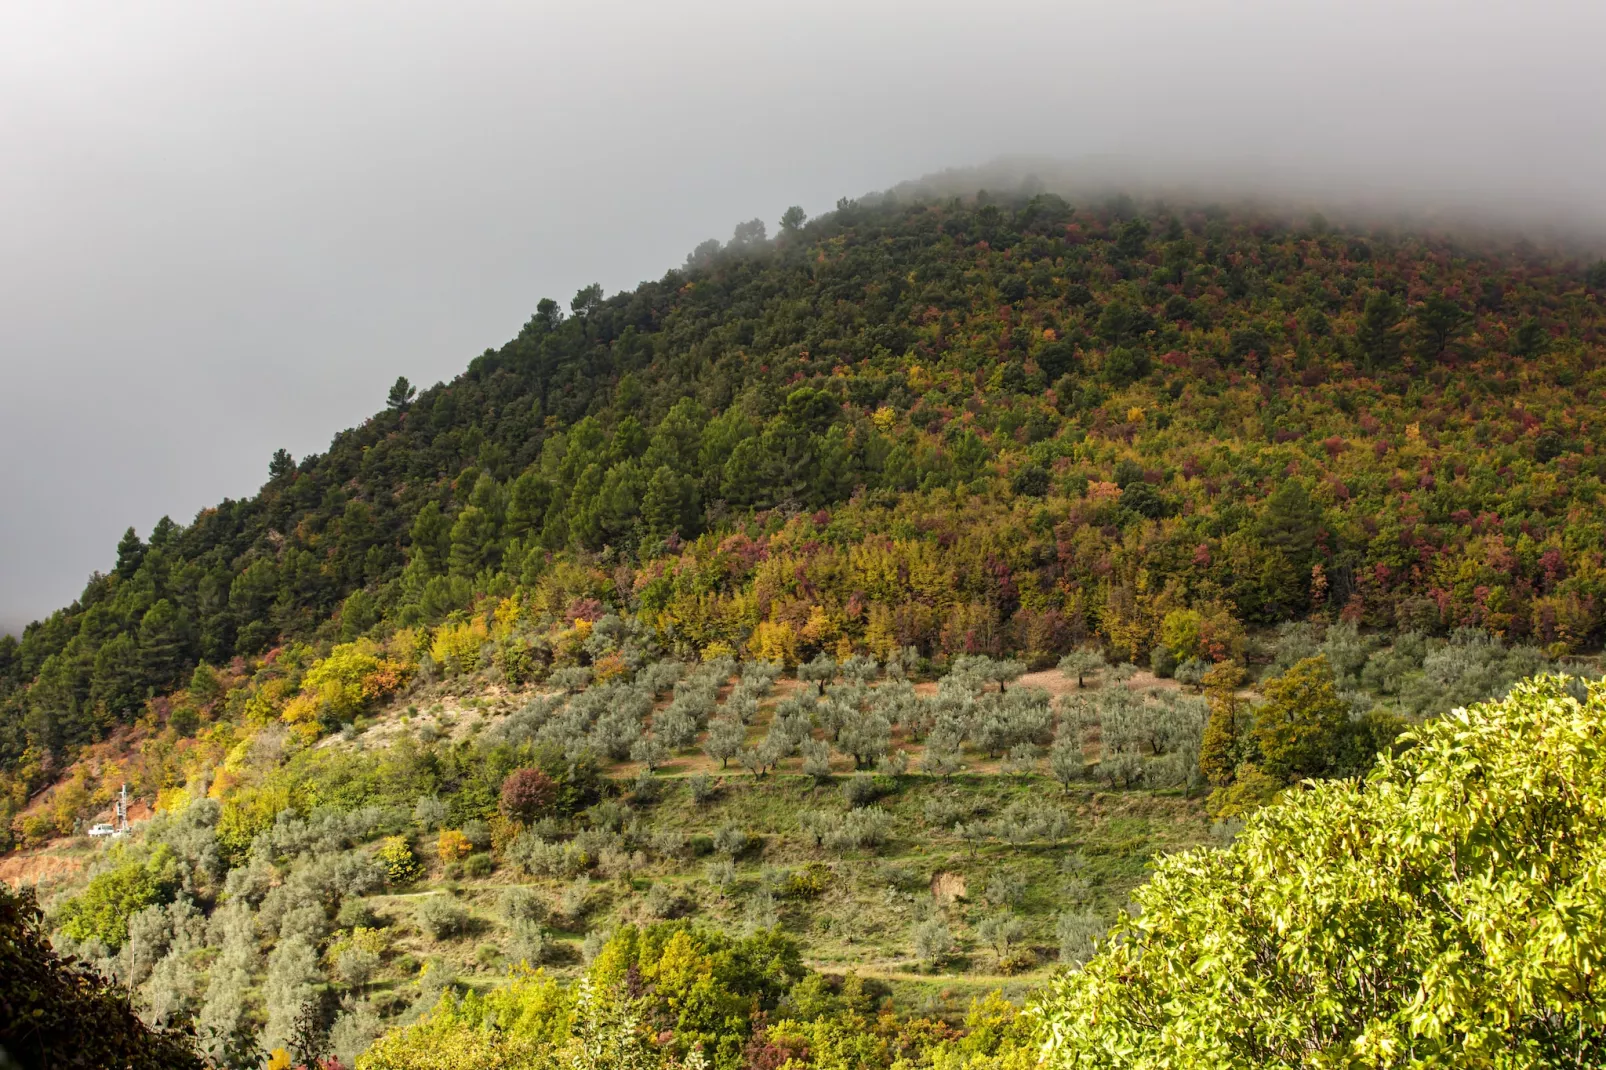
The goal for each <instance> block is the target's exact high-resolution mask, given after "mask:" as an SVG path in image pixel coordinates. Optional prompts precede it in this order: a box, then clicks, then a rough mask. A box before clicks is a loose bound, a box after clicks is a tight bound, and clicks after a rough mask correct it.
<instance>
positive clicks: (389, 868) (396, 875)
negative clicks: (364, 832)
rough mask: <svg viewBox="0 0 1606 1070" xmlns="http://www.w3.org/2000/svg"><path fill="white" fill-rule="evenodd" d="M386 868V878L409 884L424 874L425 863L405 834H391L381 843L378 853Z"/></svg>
mask: <svg viewBox="0 0 1606 1070" xmlns="http://www.w3.org/2000/svg"><path fill="white" fill-rule="evenodd" d="M377 857H378V859H379V864H380V865H381V866H383V867H384V869H385V879H386V880H388V881H389V882H390V883H391V884H409V883H411V882H413V881H415V880H417V879H418V878H419V877H422V876H423V875H424V867H423V864H422V863H420V862H419V861H418V858H417V856H416V855H414V854H413V847H412V844H410V843H408V842H407V837H405V836H389V837H386V839H385V840H384V841H383V842H382V843H380V845H379V852H378V855H377Z"/></svg>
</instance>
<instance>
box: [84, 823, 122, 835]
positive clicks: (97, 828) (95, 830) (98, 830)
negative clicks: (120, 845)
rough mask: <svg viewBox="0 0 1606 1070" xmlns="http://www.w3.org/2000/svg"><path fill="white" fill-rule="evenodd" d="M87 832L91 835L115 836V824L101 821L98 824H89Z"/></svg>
mask: <svg viewBox="0 0 1606 1070" xmlns="http://www.w3.org/2000/svg"><path fill="white" fill-rule="evenodd" d="M89 834H90V835H91V836H115V835H117V829H116V827H115V826H112V825H108V824H106V823H105V822H101V823H100V824H98V825H90V826H89Z"/></svg>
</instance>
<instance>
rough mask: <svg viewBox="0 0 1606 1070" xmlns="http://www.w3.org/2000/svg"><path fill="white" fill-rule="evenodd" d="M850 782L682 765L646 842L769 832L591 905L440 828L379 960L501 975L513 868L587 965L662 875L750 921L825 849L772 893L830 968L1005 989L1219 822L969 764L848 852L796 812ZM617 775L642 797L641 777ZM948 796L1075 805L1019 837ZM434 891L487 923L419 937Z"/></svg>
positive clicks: (635, 816) (949, 999)
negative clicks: (469, 861) (1004, 895)
mask: <svg viewBox="0 0 1606 1070" xmlns="http://www.w3.org/2000/svg"><path fill="white" fill-rule="evenodd" d="M839 783H840V780H839V781H838V782H837V783H834V784H823V785H822V784H819V783H817V782H815V781H814V780H813V779H811V778H808V777H802V776H796V775H785V774H779V775H771V776H767V777H761V778H756V779H755V778H753V777H750V776H747V775H743V774H738V775H732V776H728V777H726V778H724V780H723V782H722V784H721V787H720V790H719V791H718V792H717V793H716V794H715V796H714V797H713V798H712V799H710V800H709V801H707V802H706V803H704V804H702V805H699V804H697V803H695V802H694V801H693V800H692V795H691V790H690V788H689V786H688V785H687V784H686V783H685V782H684V780H680V779H676V778H665V779H664V780H663V781H662V783H661V790H660V794H659V796H658V798H657V799H656V800H655V801H653V802H651V803H648V804H638V803H631V804H630V810H631V813H630V816H629V818H628V819H627V824H628V827H629V828H630V836H629V839H630V841H631V842H632V843H633V844H634V845H647V844H650V843H651V842H652V838H653V835H654V834H655V833H662V832H666V831H668V832H676V833H680V834H682V835H684V836H686V837H687V838H688V839H690V838H691V837H694V836H707V837H709V838H712V837H713V836H714V834H715V832H716V831H717V830H718V829H719V828H721V827H722V826H725V825H735V826H737V827H740V828H742V829H745V830H746V831H748V832H749V833H752V834H754V835H755V836H756V837H757V838H758V839H757V842H756V843H755V845H754V846H753V847H752V848H751V849H750V850H748V851H746V852H744V853H743V854H741V855H740V856H739V857H737V858H736V859H735V860H734V862H735V866H736V873H737V877H736V880H735V882H734V883H733V884H732V885H731V886H730V887H728V888H727V889H725V890H724V891H723V892H721V891H720V890H718V889H716V888H715V887H714V886H713V885H712V884H711V883H710V882H709V880H708V877H707V872H706V871H707V866H708V863H709V862H711V861H714V860H716V859H719V858H722V857H724V856H722V855H720V854H718V853H717V852H716V853H710V854H705V855H700V856H698V855H690V854H688V855H686V856H682V857H676V858H665V857H662V856H660V855H658V854H656V853H654V852H652V851H651V850H650V849H647V860H646V863H645V864H644V865H642V866H641V867H640V868H637V869H635V870H633V871H632V872H631V873H630V874H629V876H628V877H614V878H612V879H602V878H593V880H592V882H591V893H590V897H589V904H588V908H587V910H586V911H585V913H584V915H583V917H582V918H579V919H568V918H562V917H558V916H556V911H557V903H558V901H559V898H560V896H561V895H562V893H563V890H564V888H565V887H566V886H567V885H568V884H569V883H570V882H569V881H565V880H559V879H551V878H533V877H527V876H524V875H522V874H520V873H518V872H517V871H516V870H515V868H514V867H513V866H511V865H508V864H502V865H499V866H498V867H497V869H496V870H495V871H494V872H492V873H491V874H490V875H489V876H486V877H484V878H480V879H463V878H458V879H455V880H451V881H447V880H445V879H444V877H443V875H442V867H441V866H440V865H439V864H438V863H437V862H436V861H435V860H434V859H433V858H432V857H431V854H432V846H433V845H432V842H429V841H425V842H423V843H421V845H420V846H421V847H422V848H423V849H424V850H423V853H424V854H425V856H426V857H427V858H429V860H430V862H431V867H430V875H429V876H428V877H427V878H426V879H425V880H424V881H422V882H420V883H419V884H418V885H417V886H416V887H415V888H413V889H409V890H408V891H406V892H404V893H401V894H396V893H392V894H388V895H382V896H376V897H374V898H373V899H372V900H371V904H372V905H373V906H374V908H375V909H376V911H377V912H378V913H379V914H380V915H381V916H382V917H384V918H385V919H386V920H387V921H388V922H389V923H390V925H391V926H392V931H393V934H394V950H393V952H392V955H391V956H390V959H389V961H390V963H391V967H390V969H389V970H388V971H387V973H386V974H385V975H383V976H384V978H385V979H386V980H390V981H394V982H400V981H403V980H405V976H404V975H405V974H406V973H407V969H408V968H416V966H415V964H416V963H419V962H423V961H425V960H436V961H438V962H440V963H444V964H445V965H446V966H447V967H448V968H450V969H451V970H452V971H453V972H454V973H456V974H457V976H458V977H459V978H460V979H462V980H464V981H466V982H469V983H471V984H475V985H490V984H495V983H498V981H499V980H500V978H502V977H503V976H505V974H506V967H507V965H508V964H509V962H510V959H509V958H508V957H507V951H508V944H509V941H510V933H509V931H508V929H507V928H506V927H505V926H504V925H503V923H502V921H501V919H500V917H499V916H498V914H497V896H498V893H499V892H500V890H501V889H502V888H504V887H505V886H507V885H509V884H524V885H528V886H530V887H533V888H535V889H537V890H538V892H539V893H540V894H541V896H542V898H543V900H544V901H545V902H546V903H547V905H548V907H549V910H551V911H552V912H553V916H551V917H549V920H548V922H547V923H546V928H547V930H548V932H549V936H550V939H551V942H552V943H551V946H552V948H553V952H552V954H551V956H550V957H549V959H548V961H547V962H546V963H545V968H547V969H548V970H551V971H553V972H556V973H559V974H566V973H572V972H574V971H576V970H577V969H578V968H579V966H580V964H581V962H582V955H581V948H582V944H583V942H584V939H585V936H586V934H587V933H588V932H596V931H608V930H611V929H613V928H615V927H617V926H619V925H622V924H627V923H642V922H647V921H651V920H654V919H653V918H652V917H651V916H650V915H649V914H648V913H647V909H646V903H647V896H648V893H649V891H650V890H651V888H652V886H653V885H654V884H657V883H663V884H667V885H670V886H671V887H673V888H674V889H675V890H676V891H677V892H678V893H679V895H680V899H681V901H682V903H683V904H684V908H685V909H684V912H683V913H682V914H681V915H680V916H683V917H687V918H690V919H692V920H695V921H697V922H699V923H701V924H706V925H712V926H716V927H720V928H724V929H728V930H732V931H738V932H739V931H741V930H742V929H743V928H744V927H745V926H746V925H747V924H749V917H748V907H749V904H750V903H751V902H752V901H753V899H754V898H755V897H756V896H759V895H760V889H762V888H766V887H774V886H776V885H777V884H778V883H779V882H780V881H781V880H782V879H783V878H784V877H785V875H786V874H787V873H788V872H790V871H793V870H800V869H802V868H804V867H807V866H810V865H811V864H814V865H818V866H823V867H825V870H826V871H827V872H828V873H829V878H828V880H827V881H826V885H825V888H824V890H823V891H822V892H821V894H820V895H819V896H818V897H817V898H812V899H782V898H779V897H777V898H775V900H774V906H775V911H776V917H777V920H778V922H779V923H780V925H781V926H782V928H783V929H784V930H785V931H786V932H788V933H789V934H791V935H792V936H793V937H795V938H796V939H797V940H798V941H799V943H800V944H801V946H802V948H803V953H804V958H805V961H806V962H808V963H809V965H811V966H813V967H815V968H816V969H819V970H822V971H824V972H828V973H845V972H847V971H850V970H851V971H855V972H857V973H858V974H859V975H860V976H862V977H865V978H866V979H873V980H875V981H877V982H879V983H880V984H881V985H884V986H885V991H886V994H887V995H890V996H891V998H892V999H893V1001H894V1003H895V1004H896V1005H898V1006H900V1007H903V1008H905V1009H914V1010H918V1009H927V1010H931V1009H935V1008H947V1009H949V1010H953V1009H956V1008H962V1007H963V1006H964V1005H965V1004H966V1003H968V1001H969V999H970V998H971V997H972V996H973V995H976V994H979V993H980V992H983V991H986V990H988V989H992V988H1003V989H1004V990H1005V991H1006V993H1013V994H1015V995H1019V994H1021V993H1023V992H1024V991H1025V990H1026V989H1027V988H1029V987H1030V986H1031V985H1032V984H1033V983H1034V982H1037V981H1040V980H1041V979H1042V978H1043V977H1045V976H1046V975H1047V974H1049V973H1050V972H1051V971H1052V970H1053V969H1054V967H1055V963H1056V957H1057V943H1056V938H1055V931H1054V927H1055V920H1056V917H1057V915H1058V914H1059V913H1060V911H1062V910H1064V909H1066V908H1067V907H1068V906H1072V905H1076V904H1081V905H1083V906H1085V907H1087V908H1088V909H1091V910H1093V911H1094V912H1096V913H1098V914H1099V915H1100V916H1101V917H1103V918H1105V919H1106V920H1108V919H1110V918H1113V917H1114V916H1115V915H1116V914H1117V913H1118V912H1120V911H1121V910H1124V909H1125V905H1126V902H1127V899H1128V896H1129V893H1130V891H1131V889H1132V888H1133V887H1135V886H1136V885H1137V884H1139V883H1141V882H1142V880H1143V879H1144V878H1145V876H1146V873H1147V871H1148V868H1149V865H1150V861H1151V859H1153V858H1154V857H1155V856H1157V855H1158V854H1161V853H1165V852H1169V851H1173V850H1177V849H1181V848H1185V847H1190V846H1195V845H1199V844H1202V843H1207V842H1209V840H1210V822H1209V820H1208V818H1207V817H1206V816H1205V814H1204V812H1203V807H1202V805H1201V803H1200V802H1199V800H1196V799H1187V798H1184V797H1182V796H1181V795H1179V794H1177V793H1174V792H1173V793H1161V792H1154V793H1151V792H1146V791H1127V792H1115V793H1108V792H1100V791H1095V790H1092V787H1091V785H1086V786H1082V787H1081V788H1080V789H1077V790H1072V791H1071V792H1069V793H1066V792H1064V791H1062V790H1061V788H1060V787H1059V785H1058V784H1055V783H1053V782H1052V781H1049V780H1047V779H1046V778H1042V777H1038V776H1031V777H1001V776H987V775H972V776H963V775H961V776H955V777H953V778H952V779H951V780H948V781H941V780H933V779H931V778H928V777H924V776H914V775H911V776H905V777H902V778H899V779H898V780H897V781H896V789H895V790H894V791H892V792H891V793H890V794H888V795H885V796H883V797H882V798H881V799H880V800H879V803H878V805H880V806H881V807H882V808H884V809H885V810H886V811H887V812H888V813H890V814H891V815H892V817H893V821H894V828H893V833H892V837H891V839H890V840H889V841H888V842H887V843H886V844H884V845H883V846H882V847H881V848H880V849H878V850H874V851H870V850H854V851H847V852H838V851H833V850H831V849H829V848H821V847H816V846H814V844H813V843H812V840H811V839H810V838H809V837H808V836H807V835H806V834H804V833H803V832H802V831H801V829H800V827H799V815H800V814H801V813H803V812H805V811H809V810H823V811H833V812H845V811H846V810H847V809H848V806H847V803H846V801H845V799H844V798H843V795H842V792H841V791H840V789H839V787H838V784H839ZM618 788H619V790H620V792H621V796H622V797H624V798H626V799H627V800H628V785H626V784H622V783H621V784H619V785H618ZM934 798H941V799H943V800H946V801H947V802H948V803H949V805H950V806H952V807H953V808H954V811H955V812H958V813H960V814H962V815H964V816H963V817H962V818H961V819H962V820H965V821H972V820H983V819H987V818H989V817H993V816H996V815H998V814H1000V813H1002V812H1004V811H1005V810H1007V809H1008V808H1009V807H1010V806H1011V805H1012V804H1022V803H1024V804H1030V805H1033V806H1037V807H1044V806H1054V807H1059V808H1061V809H1063V810H1064V811H1065V812H1066V814H1067V815H1068V816H1069V818H1070V820H1069V823H1068V828H1067V831H1066V833H1065V836H1064V838H1063V839H1061V840H1059V841H1058V842H1054V843H1050V842H1046V841H1037V842H1032V843H1027V844H1022V845H1018V846H1012V845H1010V844H1007V843H1002V842H998V841H996V840H990V841H988V842H984V843H980V844H976V845H972V844H970V843H967V842H966V841H964V840H961V839H960V838H959V837H958V836H956V835H955V834H954V833H953V831H952V829H951V828H948V827H931V826H930V825H928V824H927V822H926V820H925V817H924V816H923V815H924V811H925V807H926V805H927V803H928V802H930V801H931V800H933V799H934ZM1000 872H1002V873H1006V874H1008V875H1010V876H1011V877H1012V878H1013V879H1014V881H1015V882H1016V883H1017V884H1018V885H1019V886H1020V888H1021V892H1020V895H1019V898H1018V900H1017V901H1016V902H1015V903H1014V904H1013V905H1012V906H1010V907H1008V908H1007V909H1009V910H1010V911H1011V912H1012V913H1014V914H1015V915H1016V916H1018V917H1019V918H1020V919H1021V921H1022V923H1023V927H1024V936H1023V939H1022V941H1021V946H1024V947H1029V948H1031V949H1032V951H1033V953H1034V954H1035V956H1036V960H1037V964H1036V965H1035V966H1033V967H1030V968H1026V969H1023V970H1020V971H1018V972H1014V973H1011V974H1005V973H1002V972H1000V968H999V963H998V961H997V957H996V955H995V954H994V952H993V951H992V950H991V949H990V948H988V947H986V946H984V945H983V944H982V943H981V941H980V940H979V939H978V938H977V935H976V926H977V925H978V923H980V921H981V920H982V919H983V918H985V917H987V916H988V915H990V914H994V913H998V912H1000V911H1002V910H1004V909H1006V908H1005V907H1003V906H1002V905H999V904H993V903H989V902H988V895H987V889H988V885H989V881H990V880H991V878H993V877H994V875H995V874H998V873H1000ZM938 874H950V875H954V876H956V877H957V878H959V879H960V880H962V881H963V885H964V889H965V891H964V894H963V895H962V896H960V897H958V898H956V899H954V900H952V901H951V902H946V903H939V902H938V901H937V900H936V899H935V898H934V896H933V893H932V879H933V877H934V876H936V875H938ZM949 880H950V881H952V880H953V877H950V878H949ZM448 889H449V890H448ZM424 893H434V894H454V895H456V896H457V898H458V900H459V902H461V903H462V904H463V906H464V907H466V908H467V909H468V910H469V911H470V912H471V913H472V914H473V915H474V917H475V919H476V925H475V929H474V931H472V932H470V933H467V934H465V935H463V936H460V937H456V938H453V939H449V940H443V941H439V942H435V941H430V940H429V939H427V938H426V937H425V936H423V935H422V933H420V932H419V931H418V928H417V925H416V923H415V922H414V920H413V910H414V909H415V904H416V902H417V901H418V899H419V898H420V896H421V894H424ZM934 914H935V915H938V916H941V917H944V918H945V919H946V920H947V922H948V925H949V927H950V930H951V931H952V932H953V934H954V936H955V937H956V940H957V945H958V947H957V952H956V954H955V955H954V957H953V958H952V959H951V960H950V961H949V962H947V963H945V964H944V966H943V967H942V968H941V970H940V971H936V972H933V971H931V970H930V969H929V968H928V967H925V966H923V965H922V964H920V963H919V962H918V961H917V960H916V959H915V957H914V939H913V930H914V927H915V925H916V924H918V922H919V921H920V920H921V919H922V918H925V917H929V916H932V915H934ZM486 944H489V945H493V946H495V947H497V948H498V949H500V950H501V951H502V952H503V953H504V954H503V957H502V958H500V959H497V960H494V961H491V960H489V959H488V958H482V957H480V956H481V955H487V956H488V953H482V952H479V951H478V949H479V948H480V947H481V946H482V945H486ZM404 956H409V957H404Z"/></svg>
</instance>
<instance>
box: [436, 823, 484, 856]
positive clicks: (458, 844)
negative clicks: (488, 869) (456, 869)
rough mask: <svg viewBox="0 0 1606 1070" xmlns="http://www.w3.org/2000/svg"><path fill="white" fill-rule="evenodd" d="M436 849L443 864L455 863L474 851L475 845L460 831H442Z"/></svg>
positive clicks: (437, 839)
mask: <svg viewBox="0 0 1606 1070" xmlns="http://www.w3.org/2000/svg"><path fill="white" fill-rule="evenodd" d="M435 847H436V850H437V851H438V852H439V853H440V858H441V861H442V862H455V861H457V860H458V859H459V858H462V857H464V856H465V855H467V854H468V853H469V852H470V851H472V850H474V845H473V844H472V843H470V842H469V841H468V837H467V836H465V835H463V833H462V832H461V830H459V829H442V830H441V834H440V836H438V837H437V838H436V844H435Z"/></svg>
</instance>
